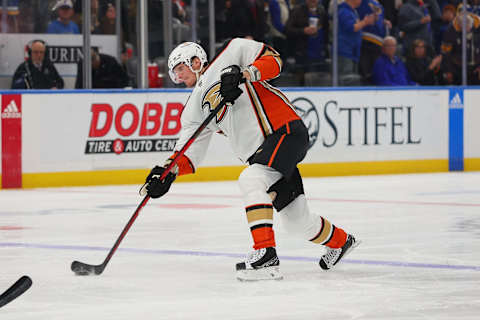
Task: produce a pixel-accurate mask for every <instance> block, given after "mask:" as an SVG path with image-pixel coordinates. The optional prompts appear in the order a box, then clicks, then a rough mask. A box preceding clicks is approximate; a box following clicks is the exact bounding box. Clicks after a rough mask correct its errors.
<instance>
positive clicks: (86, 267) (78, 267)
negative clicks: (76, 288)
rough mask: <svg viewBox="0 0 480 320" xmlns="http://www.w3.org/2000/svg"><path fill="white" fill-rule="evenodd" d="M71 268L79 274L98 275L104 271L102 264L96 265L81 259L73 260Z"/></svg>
mask: <svg viewBox="0 0 480 320" xmlns="http://www.w3.org/2000/svg"><path fill="white" fill-rule="evenodd" d="M70 269H72V271H73V272H74V273H75V274H76V275H77V276H91V275H97V276H98V275H100V274H101V273H102V272H103V268H102V265H99V266H94V265H91V264H87V263H83V262H80V261H73V262H72V265H71V266H70Z"/></svg>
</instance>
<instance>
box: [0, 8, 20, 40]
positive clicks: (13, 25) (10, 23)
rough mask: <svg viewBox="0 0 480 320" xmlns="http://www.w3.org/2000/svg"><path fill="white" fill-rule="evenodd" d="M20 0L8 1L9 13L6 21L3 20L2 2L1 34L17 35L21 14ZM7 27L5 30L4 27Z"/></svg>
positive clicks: (6, 15) (0, 9)
mask: <svg viewBox="0 0 480 320" xmlns="http://www.w3.org/2000/svg"><path fill="white" fill-rule="evenodd" d="M18 5H19V0H7V10H6V11H7V13H6V14H5V18H6V21H2V19H3V16H4V15H3V14H4V12H3V2H2V1H0V32H1V33H17V32H18V31H19V28H18V24H19V21H18V19H17V18H18V16H19V14H20V10H19V6H18ZM4 26H5V30H3V27H4Z"/></svg>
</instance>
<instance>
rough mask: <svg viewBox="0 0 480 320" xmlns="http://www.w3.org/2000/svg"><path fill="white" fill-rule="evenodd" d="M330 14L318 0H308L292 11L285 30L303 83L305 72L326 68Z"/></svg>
mask: <svg viewBox="0 0 480 320" xmlns="http://www.w3.org/2000/svg"><path fill="white" fill-rule="evenodd" d="M327 27H328V16H327V13H326V11H325V9H324V7H323V6H322V5H321V4H319V3H318V0H306V1H305V3H304V4H300V5H298V6H296V7H295V8H294V9H293V10H292V11H291V13H290V17H289V18H288V21H287V24H286V26H285V31H286V33H287V36H288V41H289V43H291V46H293V50H294V57H295V64H296V72H297V74H298V76H299V78H300V79H299V80H300V84H301V85H303V74H304V73H305V72H310V71H322V69H325V65H324V64H325V57H326V50H327V35H328V32H327V30H328V29H327Z"/></svg>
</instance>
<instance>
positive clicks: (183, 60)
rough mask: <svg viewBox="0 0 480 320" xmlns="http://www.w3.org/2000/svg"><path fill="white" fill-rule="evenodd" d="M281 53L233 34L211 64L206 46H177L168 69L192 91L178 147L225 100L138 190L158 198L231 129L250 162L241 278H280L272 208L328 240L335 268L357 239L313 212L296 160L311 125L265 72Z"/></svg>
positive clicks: (273, 70) (295, 226)
mask: <svg viewBox="0 0 480 320" xmlns="http://www.w3.org/2000/svg"><path fill="white" fill-rule="evenodd" d="M281 67H282V61H281V60H280V57H279V54H278V53H277V52H276V51H275V50H274V49H272V48H271V47H269V46H267V45H265V44H263V43H260V42H256V41H253V40H247V39H241V38H235V39H233V40H231V41H229V42H228V43H226V44H225V46H224V48H223V49H222V50H221V52H220V53H219V54H218V55H217V56H216V57H215V58H214V59H213V61H212V62H211V63H210V64H208V61H207V56H206V53H205V51H204V50H203V49H202V48H201V47H200V46H199V45H198V44H195V43H192V42H185V43H182V44H180V45H179V46H177V47H176V48H175V49H174V50H173V51H172V52H171V54H170V56H169V58H168V68H169V73H170V77H171V78H172V80H173V81H174V82H175V83H184V84H185V85H186V86H187V87H190V88H193V91H192V93H191V95H190V97H189V99H188V101H187V103H186V105H185V108H184V110H183V113H182V116H181V124H182V129H181V133H180V137H179V140H178V142H177V145H176V147H175V149H176V150H180V149H181V148H182V147H183V146H184V145H185V143H186V142H187V140H188V138H189V137H190V136H191V135H192V134H193V132H194V131H195V130H196V129H197V128H198V126H199V125H200V123H201V122H202V121H203V120H204V119H205V118H206V117H207V116H208V114H209V112H210V111H211V110H213V109H215V107H217V106H218V104H219V103H220V101H222V99H224V100H225V101H226V102H227V104H226V106H225V107H224V108H223V109H222V110H221V111H220V112H218V114H217V116H216V118H214V120H213V121H212V122H210V124H209V125H208V126H207V127H206V129H205V130H204V131H202V133H201V134H200V135H199V136H198V138H197V139H196V140H195V141H194V142H193V143H192V145H191V146H190V147H189V148H188V149H187V150H186V152H185V154H184V155H183V156H182V157H181V158H180V160H179V161H178V162H177V165H176V166H174V169H173V170H172V171H171V172H170V173H168V175H167V176H166V177H165V179H164V180H163V181H160V180H159V177H160V176H161V175H162V173H163V172H164V171H165V167H166V166H167V165H168V163H169V161H170V159H172V158H173V156H175V154H174V155H173V156H172V157H170V158H169V160H167V163H166V164H165V165H164V166H155V167H154V168H153V169H152V171H151V172H150V174H149V175H148V177H147V179H146V182H145V184H144V185H143V187H142V188H141V190H140V194H142V195H145V194H148V195H149V196H150V197H152V198H158V197H161V196H162V195H164V194H165V193H167V192H168V190H169V188H170V185H171V184H172V182H173V181H174V180H175V178H176V176H177V175H184V174H190V173H194V172H195V168H197V167H198V165H199V164H200V162H201V161H202V159H203V158H204V156H205V152H206V150H207V146H208V143H209V141H210V137H211V135H212V133H215V132H218V131H221V132H222V133H223V134H224V135H226V136H227V137H228V140H229V142H230V144H231V146H232V149H233V150H234V152H235V153H236V155H237V157H238V158H240V159H241V160H242V161H244V162H245V163H246V164H248V167H247V168H246V169H244V170H243V172H242V173H241V174H240V177H239V179H238V182H239V185H240V189H241V191H242V194H243V199H244V203H245V211H246V218H247V221H248V226H249V227H250V231H251V235H252V238H253V243H254V245H253V248H254V251H253V252H251V253H249V254H248V255H247V257H246V259H245V261H243V262H240V263H237V265H236V270H237V278H238V279H239V280H247V281H248V280H267V279H282V275H281V273H280V270H279V265H280V262H279V259H278V256H277V252H276V250H275V235H274V231H273V209H274V208H275V209H276V211H277V212H278V213H279V217H280V219H281V220H282V224H283V225H284V227H285V228H286V229H287V231H290V232H293V233H295V234H297V235H299V236H300V237H301V238H303V239H306V240H309V241H311V242H314V243H317V244H320V245H324V246H326V248H327V252H326V254H325V255H323V256H322V257H321V258H320V262H319V264H320V267H321V268H322V269H324V270H329V269H331V268H332V267H333V266H334V265H336V264H337V263H338V262H339V261H340V259H342V257H343V256H345V254H346V253H348V252H349V251H350V250H352V249H353V248H354V247H356V246H357V245H358V241H357V240H356V239H355V238H354V237H353V236H352V235H350V234H347V233H346V232H345V231H344V230H343V229H341V228H339V227H337V226H335V225H333V224H332V223H331V222H330V221H328V220H327V219H326V218H324V217H321V216H320V215H317V214H313V213H311V212H310V210H309V208H308V206H307V201H306V199H305V195H304V191H303V184H302V178H301V176H300V173H299V171H298V168H297V164H298V163H299V162H300V161H302V160H303V158H304V157H305V155H306V153H307V149H308V142H309V138H308V131H307V128H306V127H305V125H304V123H303V122H302V120H301V119H300V117H299V116H298V115H297V114H296V112H295V108H294V106H293V105H292V104H291V102H290V101H289V100H288V99H287V97H285V95H284V94H283V93H282V92H281V91H280V90H279V89H277V88H275V87H273V86H271V85H270V84H269V83H268V82H266V81H267V80H270V79H272V78H275V77H277V76H278V75H279V73H280V71H281Z"/></svg>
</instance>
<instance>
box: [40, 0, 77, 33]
mask: <svg viewBox="0 0 480 320" xmlns="http://www.w3.org/2000/svg"><path fill="white" fill-rule="evenodd" d="M53 10H54V11H56V13H57V15H58V18H57V19H56V20H53V21H52V22H50V23H49V24H48V27H47V33H61V34H66V33H67V34H79V33H80V30H79V29H78V25H77V24H76V23H75V22H73V21H72V16H73V3H72V0H58V1H57V3H56V4H55V6H54V7H53Z"/></svg>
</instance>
